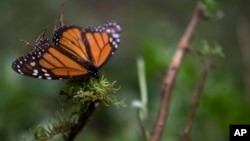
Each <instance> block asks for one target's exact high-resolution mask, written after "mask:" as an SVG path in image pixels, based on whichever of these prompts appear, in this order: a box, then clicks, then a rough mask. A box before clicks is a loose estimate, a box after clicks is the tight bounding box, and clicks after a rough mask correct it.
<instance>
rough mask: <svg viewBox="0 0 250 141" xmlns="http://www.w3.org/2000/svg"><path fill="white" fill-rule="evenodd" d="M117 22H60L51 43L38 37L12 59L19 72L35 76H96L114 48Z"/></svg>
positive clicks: (117, 28) (64, 77)
mask: <svg viewBox="0 0 250 141" xmlns="http://www.w3.org/2000/svg"><path fill="white" fill-rule="evenodd" d="M120 33H121V26H120V25H119V24H118V23H117V22H116V21H108V22H106V23H104V24H102V25H99V26H96V27H87V28H83V27H80V26H74V25H70V26H62V27H60V28H58V29H57V30H56V31H55V33H54V36H53V43H52V42H50V41H49V40H48V39H47V38H41V39H40V41H38V42H37V43H36V45H35V47H34V50H33V51H31V52H29V53H28V54H26V55H23V56H21V57H20V58H18V59H16V60H15V61H14V62H13V63H12V68H13V70H14V71H16V72H17V73H19V74H22V75H26V76H31V77H35V78H39V79H48V80H50V79H70V78H76V77H81V76H85V75H88V76H93V77H95V78H98V77H99V74H98V69H99V68H100V67H101V66H102V65H103V64H105V63H106V62H107V60H108V59H109V58H110V56H112V55H113V54H114V52H115V50H116V49H117V48H118V45H119V43H120V37H121V34H120Z"/></svg>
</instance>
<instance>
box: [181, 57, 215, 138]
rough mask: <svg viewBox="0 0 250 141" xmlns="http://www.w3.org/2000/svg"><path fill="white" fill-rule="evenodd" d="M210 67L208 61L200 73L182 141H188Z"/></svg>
mask: <svg viewBox="0 0 250 141" xmlns="http://www.w3.org/2000/svg"><path fill="white" fill-rule="evenodd" d="M211 67H212V64H211V63H210V62H209V61H205V62H204V69H203V71H202V74H201V77H200V80H199V82H198V85H197V87H196V90H195V93H194V97H193V100H192V103H191V107H190V112H189V115H188V118H187V121H186V125H185V128H184V132H183V135H182V141H188V139H189V134H190V131H191V128H192V125H193V120H194V116H195V111H196V109H197V107H198V105H199V101H200V97H201V92H202V89H203V86H204V84H205V80H206V78H207V74H208V71H209V70H210V69H211Z"/></svg>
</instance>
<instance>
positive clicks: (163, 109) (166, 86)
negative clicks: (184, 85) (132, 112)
mask: <svg viewBox="0 0 250 141" xmlns="http://www.w3.org/2000/svg"><path fill="white" fill-rule="evenodd" d="M203 12H204V5H203V4H202V3H198V4H197V7H196V9H195V11H194V13H193V16H192V18H191V20H190V22H189V24H188V26H187V28H186V31H185V33H184V34H183V36H182V38H181V40H180V42H179V44H178V46H177V49H176V52H175V54H174V56H173V58H172V61H171V64H170V66H169V69H168V71H167V72H166V74H165V76H164V78H163V82H162V98H161V103H160V108H159V111H158V117H157V120H156V123H155V126H154V129H153V131H152V134H151V136H150V141H159V140H160V138H161V136H162V133H163V129H164V126H165V122H166V120H167V117H168V112H169V107H170V106H169V105H170V99H171V95H172V90H173V87H174V84H175V79H176V75H177V72H178V70H179V68H180V64H181V62H182V58H183V56H184V54H185V53H186V51H187V50H188V48H189V44H190V41H191V39H192V37H193V34H194V31H195V29H196V27H197V24H198V22H199V20H200V18H201V16H202V13H203Z"/></svg>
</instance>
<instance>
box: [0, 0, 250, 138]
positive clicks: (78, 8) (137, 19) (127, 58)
mask: <svg viewBox="0 0 250 141" xmlns="http://www.w3.org/2000/svg"><path fill="white" fill-rule="evenodd" d="M196 3H197V1H196V0H189V1H184V0H171V1H162V0H154V1H150V0H144V1H142V0H139V1H133V0H127V1H121V0H120V1H119V0H105V1H101V0H99V1H98V0H72V1H70V2H69V3H67V4H66V6H65V9H64V13H65V14H64V23H65V24H66V25H70V24H74V25H80V26H95V25H99V24H102V23H103V22H105V21H106V20H110V19H115V20H118V21H119V22H120V24H121V26H122V29H123V31H122V40H121V44H120V47H119V49H118V50H117V51H116V53H115V55H114V56H113V57H112V58H111V59H110V60H109V62H108V63H107V64H106V65H105V66H104V67H103V68H102V69H101V70H100V72H101V73H102V74H105V76H106V77H107V78H108V79H109V80H110V81H114V80H116V81H117V86H121V89H120V91H119V92H118V93H117V95H118V98H120V99H122V98H126V104H127V107H126V108H116V107H114V106H109V107H105V106H103V107H101V108H100V109H99V110H97V111H96V113H95V114H94V116H93V117H92V119H91V121H90V122H89V124H88V126H87V127H86V128H85V129H84V131H83V132H82V133H81V134H79V136H78V137H77V139H76V141H80V140H90V141H92V140H93V141H117V140H119V141H128V140H131V141H137V140H142V134H141V131H140V128H139V126H138V122H137V119H136V112H135V111H134V110H133V109H132V108H131V106H130V105H131V102H132V101H133V100H135V99H139V97H140V96H139V93H140V91H139V85H138V77H137V68H136V59H137V57H139V56H142V57H143V58H144V59H145V63H146V77H147V84H148V92H149V105H148V108H149V127H150V129H152V127H153V125H154V121H155V119H156V115H157V112H158V106H159V100H160V96H161V80H162V78H163V75H164V73H165V71H166V69H167V68H168V65H169V62H170V61H171V57H172V56H173V52H174V51H175V49H176V45H177V43H178V41H179V39H180V37H181V36H182V34H183V32H184V31H185V28H186V25H187V23H188V21H189V19H190V17H191V15H192V12H193V10H194V9H195V7H196ZM219 4H220V8H221V10H223V12H224V18H223V19H221V20H219V21H202V22H200V23H199V26H198V28H197V30H196V33H195V36H194V39H193V42H192V47H194V48H197V49H198V48H199V47H200V46H201V45H202V40H203V39H206V40H207V41H208V42H211V43H214V42H215V41H216V42H217V43H219V44H220V45H221V46H223V49H224V53H225V57H224V58H222V57H218V56H215V55H210V56H207V58H209V59H210V60H211V61H212V62H213V63H214V64H215V65H216V68H215V69H213V70H211V71H210V72H209V75H208V78H207V81H206V84H205V87H204V89H203V95H202V97H201V101H200V105H199V108H198V109H197V113H196V117H195V121H194V123H193V129H192V132H191V135H190V136H191V139H190V140H192V141H200V140H203V141H227V140H229V139H228V137H229V135H228V134H229V124H233V123H237V124H239V123H250V118H249V116H250V107H249V103H250V91H249V88H248V87H250V84H249V83H248V82H249V81H250V75H249V73H250V70H249V66H250V65H249V64H250V61H249V60H248V59H249V57H248V55H249V56H250V52H248V51H250V46H249V45H250V44H249V40H250V24H249V23H250V21H249V20H250V19H249V17H250V16H249V15H250V10H249V9H250V7H249V6H250V1H247V0H238V1H234V0H223V1H219ZM0 9H1V12H0V31H1V34H0V43H1V46H0V48H1V52H0V58H1V59H0V63H1V69H0V78H1V80H0V140H1V141H17V140H22V139H27V140H29V139H30V138H31V132H30V131H31V130H32V129H33V128H34V127H35V126H36V125H38V124H40V123H46V122H47V121H48V120H49V119H53V117H54V113H55V112H56V111H57V110H60V104H59V102H58V93H59V91H60V88H62V87H63V86H64V84H65V81H46V80H38V79H34V78H29V77H24V76H21V75H19V74H17V73H15V72H14V71H13V70H12V69H11V63H12V61H14V60H15V59H16V58H17V57H19V56H21V55H22V54H25V53H27V52H29V51H30V47H28V46H25V45H24V44H23V43H21V42H20V41H19V40H20V39H24V40H27V41H30V42H31V43H34V41H35V39H36V37H37V36H38V35H39V34H40V33H41V32H43V31H44V29H45V28H46V26H47V25H49V30H48V32H47V34H46V36H48V37H49V38H50V39H52V35H53V28H54V22H55V20H56V18H57V17H58V15H59V12H60V0H53V1H52V0H41V1H34V0H22V1H20V0H2V1H1V4H0ZM244 39H245V40H244ZM246 41H248V42H246ZM247 58H248V59H247ZM201 71H202V64H201V61H200V58H199V57H197V56H196V55H194V54H192V53H189V54H187V55H186V56H185V58H184V61H183V64H182V66H181V69H180V72H179V74H178V77H177V81H176V85H175V88H174V91H173V92H174V94H173V97H172V101H171V109H170V115H169V118H168V121H167V124H166V128H165V130H164V134H163V138H162V140H164V141H165V140H167V141H176V140H179V139H180V137H181V135H182V133H183V128H184V125H185V121H186V118H187V114H188V110H189V106H190V102H191V100H192V96H193V93H194V90H195V87H196V84H197V81H198V79H199V76H200V73H201ZM56 140H61V138H60V136H59V137H56V138H54V139H53V141H56Z"/></svg>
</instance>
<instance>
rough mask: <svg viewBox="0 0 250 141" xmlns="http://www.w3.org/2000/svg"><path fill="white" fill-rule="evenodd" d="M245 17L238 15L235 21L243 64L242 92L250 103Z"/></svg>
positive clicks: (248, 31)
mask: <svg viewBox="0 0 250 141" xmlns="http://www.w3.org/2000/svg"><path fill="white" fill-rule="evenodd" d="M246 19H247V18H246V17H240V18H239V19H238V21H237V27H236V30H237V31H236V32H237V37H238V42H239V47H240V50H241V54H242V60H243V66H244V70H243V71H244V91H245V92H244V93H245V96H246V98H245V100H246V102H247V103H250V87H249V86H250V62H249V60H250V55H249V52H250V47H249V45H250V41H249V39H250V27H249V22H248V21H247V20H246Z"/></svg>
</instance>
